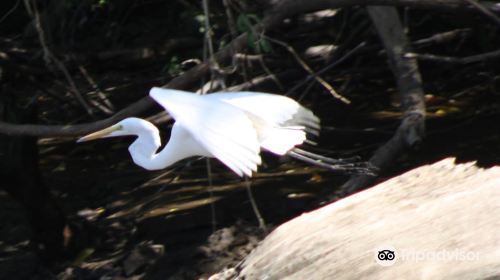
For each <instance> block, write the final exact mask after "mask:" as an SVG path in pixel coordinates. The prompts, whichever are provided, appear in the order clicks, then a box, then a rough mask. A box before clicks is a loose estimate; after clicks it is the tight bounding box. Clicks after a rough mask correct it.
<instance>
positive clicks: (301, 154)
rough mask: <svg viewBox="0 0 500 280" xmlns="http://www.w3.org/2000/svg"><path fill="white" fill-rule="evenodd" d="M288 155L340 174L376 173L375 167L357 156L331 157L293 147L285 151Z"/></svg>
mask: <svg viewBox="0 0 500 280" xmlns="http://www.w3.org/2000/svg"><path fill="white" fill-rule="evenodd" d="M287 154H288V155H289V156H291V157H293V158H296V159H298V160H301V161H304V162H306V163H309V164H312V165H316V166H319V167H322V168H326V169H328V170H331V171H334V172H339V173H342V174H365V175H376V171H377V169H376V168H375V167H374V166H372V165H371V164H370V163H368V162H359V158H358V157H353V158H346V159H333V158H329V157H325V156H322V155H318V154H315V153H311V152H307V151H304V150H302V149H298V148H295V149H293V150H291V151H290V152H288V153H287Z"/></svg>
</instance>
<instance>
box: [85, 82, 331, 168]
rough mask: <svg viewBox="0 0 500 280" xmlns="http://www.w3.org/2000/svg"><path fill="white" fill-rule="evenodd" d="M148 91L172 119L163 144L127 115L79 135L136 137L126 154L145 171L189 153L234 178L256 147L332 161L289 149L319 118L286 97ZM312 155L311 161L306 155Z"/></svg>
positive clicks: (256, 157)
mask: <svg viewBox="0 0 500 280" xmlns="http://www.w3.org/2000/svg"><path fill="white" fill-rule="evenodd" d="M149 95H150V96H151V97H152V98H153V99H154V100H155V101H156V102H158V103H159V104H160V105H161V106H162V107H163V108H165V110H167V112H168V113H169V114H170V115H171V116H172V117H173V118H174V119H175V123H174V125H173V127H172V132H171V136H170V140H169V142H168V143H167V144H166V145H165V147H164V148H163V150H161V151H160V152H158V153H156V152H157V150H158V148H159V147H160V145H161V143H160V136H159V132H158V129H157V128H156V127H155V126H154V125H153V124H151V123H150V122H148V121H145V120H143V119H139V118H127V119H124V120H122V121H120V122H119V123H117V124H116V125H114V126H111V127H109V128H106V129H104V130H101V131H98V132H95V133H92V134H89V135H87V136H84V137H82V138H80V139H79V141H87V140H91V139H96V138H100V137H113V136H122V135H137V136H138V138H137V139H136V140H135V141H134V143H132V145H130V147H129V152H130V154H131V156H132V158H133V160H134V162H135V163H136V164H137V165H139V166H142V167H144V168H146V169H148V170H157V169H162V168H165V167H167V166H170V165H172V164H173V163H175V162H177V161H179V160H182V159H184V158H188V157H192V156H206V157H215V158H217V159H219V160H220V161H221V162H222V163H224V164H225V165H226V166H227V167H229V168H230V169H231V170H232V171H234V172H235V173H236V174H238V175H239V176H243V175H246V176H249V177H250V176H252V172H255V171H256V170H257V166H258V165H260V164H261V157H260V150H261V148H262V149H264V150H267V151H269V152H272V153H274V154H277V155H285V154H287V153H288V154H290V155H292V156H295V157H297V158H299V159H302V160H306V161H308V160H309V161H308V162H312V163H318V162H321V164H323V165H325V166H327V167H328V166H329V165H327V164H325V163H323V162H322V161H326V162H327V163H328V161H331V163H338V162H337V161H336V160H332V159H328V158H324V157H321V156H319V155H315V154H311V153H307V152H305V151H302V150H298V149H295V146H297V145H300V144H302V143H303V142H304V141H306V140H307V138H306V137H307V133H312V134H317V133H318V131H319V128H320V126H319V119H318V118H317V117H316V116H315V115H314V114H313V113H312V112H311V111H310V110H308V109H306V108H305V107H303V106H301V105H300V104H299V103H297V102H296V101H294V100H293V99H291V98H288V97H285V96H281V95H275V94H268V93H260V92H235V93H231V92H219V93H213V94H207V95H196V94H193V93H190V92H185V91H180V90H173V89H163V88H157V87H154V88H152V89H151V90H150V92H149ZM311 155H312V159H311Z"/></svg>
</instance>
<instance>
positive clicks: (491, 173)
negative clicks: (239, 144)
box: [211, 159, 500, 280]
mask: <svg viewBox="0 0 500 280" xmlns="http://www.w3.org/2000/svg"><path fill="white" fill-rule="evenodd" d="M499 217H500V167H494V168H490V169H481V168H478V167H477V166H475V165H474V164H473V163H467V164H455V163H454V159H445V160H442V161H440V162H437V163H434V164H432V165H426V166H422V167H419V168H417V169H414V170H412V171H409V172H407V173H405V174H403V175H401V176H398V177H395V178H393V179H390V180H388V181H386V182H383V183H381V184H379V185H377V186H375V187H373V188H371V189H368V190H365V191H363V192H359V193H357V194H354V195H352V196H349V197H347V198H344V199H342V200H339V201H337V202H334V203H332V204H329V205H327V206H325V207H322V208H320V209H318V210H315V211H313V212H310V213H307V214H303V215H302V216H300V217H297V218H295V219H293V220H291V221H289V222H287V223H285V224H283V225H281V226H279V227H278V228H276V230H274V231H273V232H272V233H271V234H270V235H269V236H268V237H267V238H265V239H264V240H263V241H262V243H261V244H260V245H259V246H258V247H257V248H256V249H255V250H254V251H253V252H252V253H251V254H250V255H249V256H247V258H246V259H245V260H244V261H243V262H241V264H240V265H239V266H238V267H235V268H233V269H230V270H227V271H225V272H223V273H220V274H217V275H214V276H212V277H211V279H267V280H271V279H493V278H495V279H496V277H500V247H499V245H500V234H499V232H500V219H499ZM388 251H393V255H391V254H390V252H388ZM380 254H381V255H380ZM392 257H394V259H391V258H392Z"/></svg>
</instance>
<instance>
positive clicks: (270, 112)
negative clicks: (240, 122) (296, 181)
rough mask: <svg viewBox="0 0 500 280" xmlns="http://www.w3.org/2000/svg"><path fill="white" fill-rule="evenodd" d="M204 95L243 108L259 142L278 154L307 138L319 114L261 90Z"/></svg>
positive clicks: (316, 127) (316, 131)
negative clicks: (316, 114)
mask: <svg viewBox="0 0 500 280" xmlns="http://www.w3.org/2000/svg"><path fill="white" fill-rule="evenodd" d="M204 97H205V98H208V99H213V100H222V101H224V102H227V103H229V104H231V105H233V106H236V107H238V108H240V109H242V110H244V111H245V112H246V113H247V115H248V116H249V118H250V119H251V120H252V122H253V124H254V127H255V128H256V130H257V133H258V137H259V141H260V144H261V146H262V147H263V148H264V149H266V150H268V151H270V152H273V153H275V154H278V155H284V154H286V153H287V152H288V151H290V150H291V149H292V148H293V147H295V146H296V145H300V144H302V143H303V142H304V141H307V137H306V132H307V133H310V134H313V135H318V134H319V129H320V122H319V118H318V117H316V116H315V115H314V114H313V113H312V112H311V111H310V110H309V109H307V108H305V107H303V106H302V105H300V104H299V103H297V102H296V101H295V100H293V99H291V98H289V97H286V96H282V95H277V94H269V93H261V92H217V93H213V94H209V95H205V96H204Z"/></svg>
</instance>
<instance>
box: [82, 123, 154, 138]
mask: <svg viewBox="0 0 500 280" xmlns="http://www.w3.org/2000/svg"><path fill="white" fill-rule="evenodd" d="M143 133H148V134H149V133H156V134H158V130H157V129H156V127H155V126H154V125H153V124H152V123H150V122H148V121H145V120H143V119H139V118H126V119H124V120H122V121H120V122H118V123H117V124H115V125H112V126H110V127H108V128H105V129H103V130H99V131H96V132H94V133H91V134H88V135H85V136H83V137H82V138H80V139H78V140H77V142H85V141H90V140H94V139H99V138H107V137H116V136H127V135H141V134H143Z"/></svg>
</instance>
